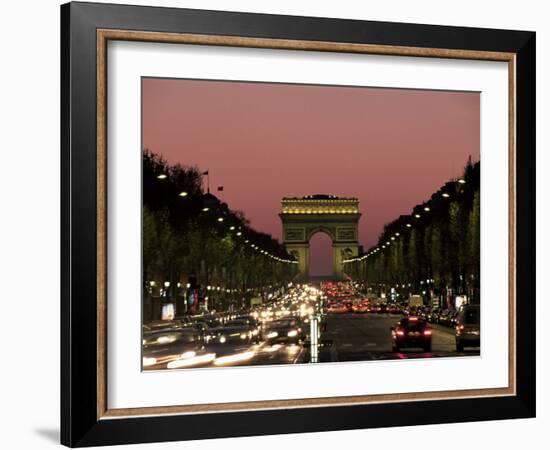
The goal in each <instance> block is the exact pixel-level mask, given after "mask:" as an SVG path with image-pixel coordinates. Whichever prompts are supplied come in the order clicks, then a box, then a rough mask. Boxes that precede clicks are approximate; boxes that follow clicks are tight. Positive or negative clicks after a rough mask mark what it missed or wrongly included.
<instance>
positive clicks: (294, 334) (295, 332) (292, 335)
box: [286, 330, 298, 337]
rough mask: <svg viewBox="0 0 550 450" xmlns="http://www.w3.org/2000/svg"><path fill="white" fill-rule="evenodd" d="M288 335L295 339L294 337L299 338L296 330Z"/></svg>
mask: <svg viewBox="0 0 550 450" xmlns="http://www.w3.org/2000/svg"><path fill="white" fill-rule="evenodd" d="M286 335H287V336H288V337H294V336H298V332H297V331H296V330H291V331H289V332H288V333H287V334H286Z"/></svg>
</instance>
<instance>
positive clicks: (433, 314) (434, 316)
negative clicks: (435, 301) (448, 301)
mask: <svg viewBox="0 0 550 450" xmlns="http://www.w3.org/2000/svg"><path fill="white" fill-rule="evenodd" d="M440 312H441V309H439V308H433V309H432V310H431V311H430V314H429V315H428V322H431V323H437V321H438V319H439V313H440Z"/></svg>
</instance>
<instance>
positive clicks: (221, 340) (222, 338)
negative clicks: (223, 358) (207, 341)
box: [220, 336, 227, 344]
mask: <svg viewBox="0 0 550 450" xmlns="http://www.w3.org/2000/svg"><path fill="white" fill-rule="evenodd" d="M225 341H227V339H226V338H225V336H220V343H221V344H223V343H224V342H225Z"/></svg>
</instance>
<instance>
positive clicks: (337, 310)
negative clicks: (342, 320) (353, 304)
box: [327, 303, 348, 314]
mask: <svg viewBox="0 0 550 450" xmlns="http://www.w3.org/2000/svg"><path fill="white" fill-rule="evenodd" d="M347 312H348V308H347V307H346V306H345V305H343V304H341V303H333V304H331V305H330V306H329V307H328V308H327V313H328V314H345V313H347Z"/></svg>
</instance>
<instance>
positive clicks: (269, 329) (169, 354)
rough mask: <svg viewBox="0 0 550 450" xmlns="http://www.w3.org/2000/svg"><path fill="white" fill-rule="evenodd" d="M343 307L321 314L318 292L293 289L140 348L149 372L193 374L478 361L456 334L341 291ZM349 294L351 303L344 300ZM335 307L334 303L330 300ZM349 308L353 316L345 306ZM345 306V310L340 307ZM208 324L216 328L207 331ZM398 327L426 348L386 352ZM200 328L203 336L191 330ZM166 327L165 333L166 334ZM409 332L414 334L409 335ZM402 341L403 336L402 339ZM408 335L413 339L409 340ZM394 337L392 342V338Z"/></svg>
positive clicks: (175, 329)
mask: <svg viewBox="0 0 550 450" xmlns="http://www.w3.org/2000/svg"><path fill="white" fill-rule="evenodd" d="M337 286H338V288H339V289H344V290H345V289H347V292H346V298H347V299H348V300H345V301H342V300H338V294H337V293H336V294H335V293H334V292H333V293H332V294H331V295H329V297H327V299H330V298H332V300H328V302H329V304H330V305H331V306H329V307H327V308H325V310H324V311H323V309H322V307H321V303H320V301H319V300H320V298H321V297H320V295H319V294H320V293H321V292H322V291H320V290H318V289H317V288H315V287H313V286H312V285H302V286H301V287H300V288H293V289H291V290H289V292H288V293H287V294H285V295H283V296H282V297H281V298H279V299H277V300H275V301H273V302H271V303H269V304H267V305H264V306H262V307H261V308H256V309H254V310H248V311H246V312H245V311H241V312H240V315H236V314H233V315H231V314H230V315H227V313H226V315H225V316H223V315H222V314H220V315H218V316H215V315H210V316H206V317H205V316H198V317H196V318H195V319H194V322H188V323H186V324H184V325H177V324H175V323H170V322H167V323H166V324H164V323H161V326H162V327H164V328H162V329H161V330H160V331H150V332H149V333H148V334H147V339H146V340H144V345H145V352H144V364H143V365H144V368H145V369H147V370H162V369H167V368H168V369H180V368H192V367H194V368H197V367H228V366H258V365H276V364H299V363H306V364H307V363H319V362H321V363H326V362H333V363H334V362H346V361H372V360H388V359H409V358H434V357H449V356H479V354H480V353H479V348H476V347H474V348H471V349H470V348H467V350H466V351H464V352H457V347H456V343H455V328H454V327H448V326H443V325H439V324H434V323H426V322H425V321H423V320H421V319H419V318H418V317H415V316H414V315H412V316H408V317H409V318H408V319H404V318H405V317H407V315H406V314H405V313H404V312H398V313H396V312H394V311H392V312H379V311H378V310H377V307H376V306H373V308H372V310H370V309H368V308H367V307H366V306H365V305H363V306H361V304H362V302H365V300H362V299H361V296H360V295H358V294H354V293H353V289H352V288H350V287H346V285H344V284H341V285H337ZM350 294H351V295H350ZM321 295H323V294H321ZM335 299H336V300H335ZM353 302H355V306H354V308H355V309H354V311H355V310H357V311H359V310H361V308H363V310H362V312H350V311H349V310H348V309H349V305H352V304H353ZM346 305H348V306H346ZM208 320H215V321H218V322H216V323H217V325H214V326H211V327H210V326H206V325H205V322H204V321H206V323H207V322H208ZM402 320H408V321H411V323H412V324H416V323H418V324H419V326H421V327H423V328H422V329H423V330H427V331H424V332H423V333H425V334H427V337H426V338H424V339H428V340H429V342H431V348H429V347H426V344H425V341H420V342H417V343H416V344H414V343H413V345H419V347H414V346H411V347H410V348H401V347H402V346H400V348H399V349H398V350H396V349H393V348H392V347H393V346H392V329H391V328H392V327H393V328H395V329H396V330H397V329H401V328H402V327H404V326H405V325H403V323H399V322H400V321H402ZM197 323H203V327H204V326H206V328H201V329H203V331H202V334H200V335H199V334H197V329H196V326H197V325H196V324H197ZM170 327H171V328H170ZM411 331H412V330H411ZM405 334H407V333H405ZM411 335H414V332H412V333H411ZM394 337H395V336H394Z"/></svg>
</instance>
